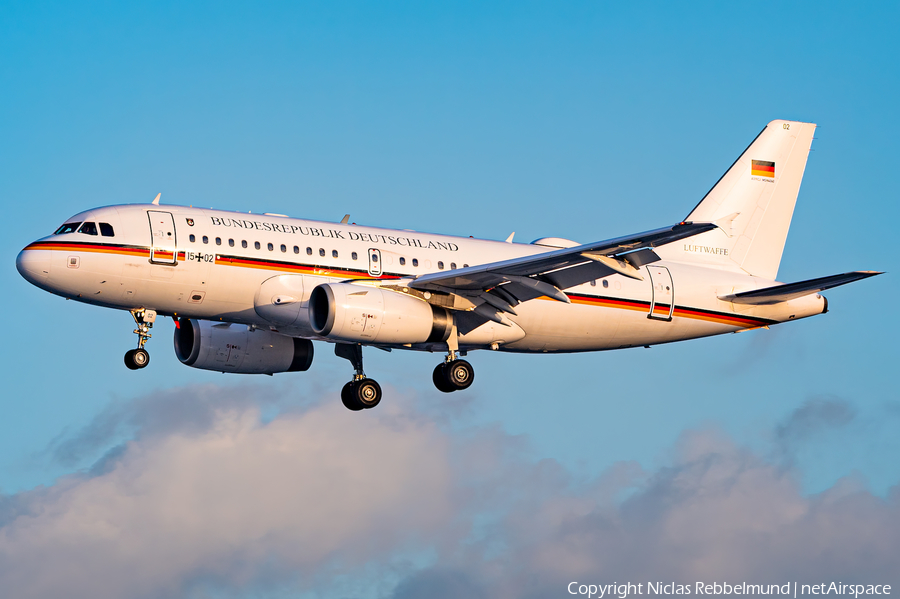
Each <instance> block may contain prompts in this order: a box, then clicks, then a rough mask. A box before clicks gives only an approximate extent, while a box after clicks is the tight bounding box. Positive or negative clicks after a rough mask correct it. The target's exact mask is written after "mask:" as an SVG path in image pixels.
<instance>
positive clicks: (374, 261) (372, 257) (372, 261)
mask: <svg viewBox="0 0 900 599" xmlns="http://www.w3.org/2000/svg"><path fill="white" fill-rule="evenodd" d="M369 274H370V275H372V276H373V277H380V276H381V250H376V249H373V248H370V249H369Z"/></svg>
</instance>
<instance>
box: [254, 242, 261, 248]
mask: <svg viewBox="0 0 900 599" xmlns="http://www.w3.org/2000/svg"><path fill="white" fill-rule="evenodd" d="M253 247H255V248H256V249H259V248H260V245H259V242H258V241H254V242H253Z"/></svg>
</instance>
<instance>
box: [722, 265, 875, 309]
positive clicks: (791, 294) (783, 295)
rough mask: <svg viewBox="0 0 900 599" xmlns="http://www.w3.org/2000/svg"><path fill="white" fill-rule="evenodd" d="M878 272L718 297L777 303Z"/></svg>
mask: <svg viewBox="0 0 900 599" xmlns="http://www.w3.org/2000/svg"><path fill="white" fill-rule="evenodd" d="M880 274H882V273H880V272H878V271H874V270H857V271H854V272H845V273H844V274H840V275H831V276H830V277H820V278H818V279H810V280H808V281H800V282H799V283H787V284H785V285H775V286H774V287H766V288H765V289H754V290H753V291H744V292H741V293H734V294H732V295H721V296H719V299H721V300H724V301H726V302H732V303H735V304H754V305H767V304H777V303H779V302H786V301H788V300H792V299H795V298H798V297H802V296H804V295H809V294H810V293H816V292H819V291H824V290H825V289H831V288H832V287H838V286H839V285H846V284H847V283H852V282H853V281H859V280H861V279H867V278H869V277H874V276H875V275H880Z"/></svg>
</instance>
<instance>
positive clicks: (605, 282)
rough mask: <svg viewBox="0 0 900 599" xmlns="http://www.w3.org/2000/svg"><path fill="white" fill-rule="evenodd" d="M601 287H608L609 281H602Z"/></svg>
mask: <svg viewBox="0 0 900 599" xmlns="http://www.w3.org/2000/svg"><path fill="white" fill-rule="evenodd" d="M603 287H609V281H607V280H606V279H603Z"/></svg>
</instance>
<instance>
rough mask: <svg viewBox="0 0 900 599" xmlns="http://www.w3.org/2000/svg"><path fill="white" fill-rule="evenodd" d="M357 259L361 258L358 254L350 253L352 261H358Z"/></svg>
mask: <svg viewBox="0 0 900 599" xmlns="http://www.w3.org/2000/svg"><path fill="white" fill-rule="evenodd" d="M357 258H359V256H358V255H357V253H356V252H350V259H351V260H356V259H357Z"/></svg>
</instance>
